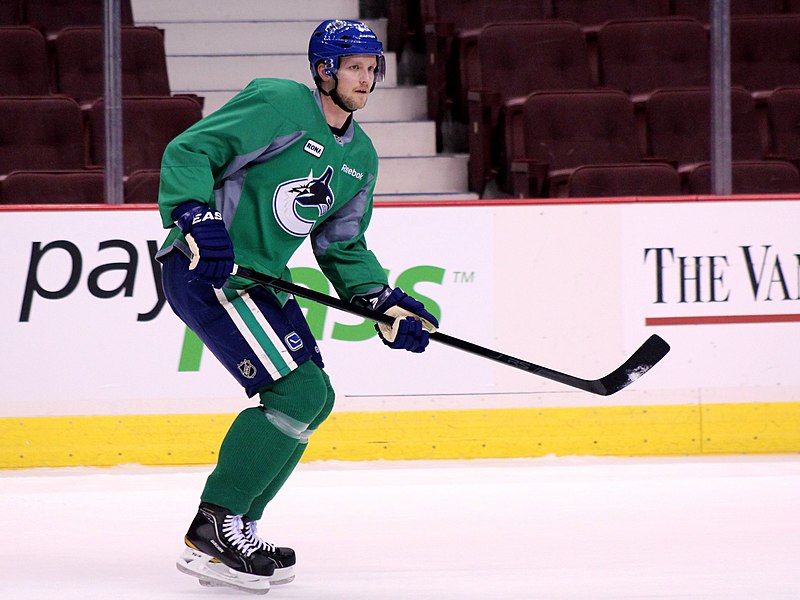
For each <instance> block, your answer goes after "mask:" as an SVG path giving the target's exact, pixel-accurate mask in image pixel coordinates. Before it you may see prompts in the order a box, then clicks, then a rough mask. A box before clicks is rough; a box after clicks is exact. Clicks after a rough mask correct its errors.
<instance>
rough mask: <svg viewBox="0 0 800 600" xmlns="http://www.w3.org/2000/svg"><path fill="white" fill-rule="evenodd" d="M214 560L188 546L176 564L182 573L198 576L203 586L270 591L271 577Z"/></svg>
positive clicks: (249, 591) (248, 590) (258, 591)
mask: <svg viewBox="0 0 800 600" xmlns="http://www.w3.org/2000/svg"><path fill="white" fill-rule="evenodd" d="M212 560H213V559H212V558H211V557H210V556H208V555H207V554H204V553H202V552H199V551H197V550H194V549H191V548H187V549H186V550H184V552H183V554H181V555H180V557H178V560H177V562H176V563H175V566H176V567H177V568H178V571H180V572H181V573H185V574H186V575H191V576H192V577H197V579H198V581H199V582H200V585H203V586H209V587H210V586H213V587H223V586H224V587H231V588H235V589H237V590H240V591H243V592H248V593H250V594H266V593H267V592H269V587H270V582H269V577H263V576H260V575H250V574H248V573H240V572H239V571H234V570H233V569H230V568H228V567H227V566H225V565H224V564H222V563H218V562H211V561H212Z"/></svg>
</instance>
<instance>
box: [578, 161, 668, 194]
mask: <svg viewBox="0 0 800 600" xmlns="http://www.w3.org/2000/svg"><path fill="white" fill-rule="evenodd" d="M681 193H682V191H681V179H680V176H679V175H678V172H677V171H676V170H675V168H674V167H672V166H671V165H668V164H666V163H654V164H650V163H623V164H618V165H613V164H606V165H581V166H580V167H577V168H576V169H575V170H574V171H573V172H572V173H571V174H570V176H569V179H568V181H567V195H568V196H570V197H572V198H602V197H609V196H679V195H681Z"/></svg>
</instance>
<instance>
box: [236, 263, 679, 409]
mask: <svg viewBox="0 0 800 600" xmlns="http://www.w3.org/2000/svg"><path fill="white" fill-rule="evenodd" d="M232 275H239V276H241V277H245V278H247V279H249V280H251V281H254V282H256V283H260V284H262V285H266V286H269V287H271V288H274V289H276V290H281V291H283V292H288V293H290V294H294V295H295V296H298V297H300V298H307V299H308V300H313V301H314V302H318V303H320V304H324V305H325V306H330V307H332V308H338V309H339V310H342V311H344V312H348V313H350V314H354V315H358V316H359V317H364V318H365V319H369V320H371V321H376V322H379V323H386V324H387V325H391V324H392V323H393V322H394V319H393V318H392V317H390V316H388V315H385V314H383V313H382V312H378V311H375V310H372V309H370V308H367V307H365V306H359V305H357V304H353V303H351V302H346V301H344V300H340V299H339V298H334V297H333V296H328V295H326V294H321V293H320V292H316V291H314V290H312V289H309V288H306V287H302V286H299V285H296V284H294V283H289V282H288V281H283V280H282V279H278V278H276V277H271V276H269V275H265V274H264V273H259V272H257V271H253V270H252V269H248V268H246V267H240V266H239V265H235V266H234V268H233V273H232ZM431 339H432V340H434V341H436V342H439V343H441V344H445V345H447V346H452V347H453V348H458V349H459V350H464V351H465V352H470V353H472V354H476V355H478V356H482V357H483V358H488V359H490V360H494V361H497V362H500V363H503V364H504V365H508V366H510V367H514V368H516V369H521V370H522V371H527V372H528V373H533V374H534V375H538V376H540V377H545V378H546V379H551V380H552V381H557V382H559V383H563V384H564V385H568V386H571V387H574V388H577V389H579V390H584V391H586V392H591V393H592V394H599V395H600V396H610V395H611V394H616V393H617V392H618V391H620V390H621V389H623V388H625V387H627V386H628V385H630V384H631V383H633V382H634V381H636V380H637V379H639V377H641V376H642V375H644V374H645V373H647V371H649V370H650V369H652V368H653V366H654V365H655V364H656V363H657V362H658V361H660V360H661V359H662V358H664V356H665V355H666V354H667V352H669V344H667V342H665V341H664V340H663V339H662V338H660V337H659V336H657V335H651V336H650V337H649V338H648V339H647V341H645V343H644V344H642V345H641V346H640V347H639V349H638V350H637V351H636V352H634V353H633V354H632V355H631V357H630V358H629V359H628V360H626V361H625V362H624V363H623V364H622V365H621V366H619V367H617V368H616V369H614V370H613V371H611V373H609V374H608V375H606V376H605V377H601V378H600V379H581V378H580V377H575V376H573V375H567V374H566V373H561V372H560V371H554V370H553V369H548V368H547V367H543V366H541V365H536V364H534V363H531V362H528V361H526V360H521V359H519V358H514V357H513V356H509V355H508V354H503V353H502V352H497V351H496V350H490V349H489V348H484V347H483V346H478V345H477V344H473V343H472V342H468V341H466V340H461V339H459V338H456V337H453V336H450V335H446V334H444V333H442V332H440V331H437V332H436V333H432V334H431Z"/></svg>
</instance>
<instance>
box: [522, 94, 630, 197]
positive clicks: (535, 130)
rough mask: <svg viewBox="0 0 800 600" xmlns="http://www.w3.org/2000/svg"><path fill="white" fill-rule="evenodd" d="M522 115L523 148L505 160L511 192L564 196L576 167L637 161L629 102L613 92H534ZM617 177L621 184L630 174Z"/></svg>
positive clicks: (529, 97)
mask: <svg viewBox="0 0 800 600" xmlns="http://www.w3.org/2000/svg"><path fill="white" fill-rule="evenodd" d="M522 115H523V123H522V127H523V132H524V133H523V150H522V153H521V154H519V153H518V152H519V151H515V153H517V156H515V158H514V159H513V160H512V162H511V179H512V193H513V194H514V195H515V196H523V197H527V196H551V197H559V196H566V195H569V193H568V191H567V184H568V181H569V177H570V175H572V173H573V171H574V170H575V169H576V168H578V167H580V166H582V165H608V164H631V163H640V162H642V151H641V147H640V144H639V132H638V128H637V123H636V116H635V114H634V105H633V102H632V101H631V99H630V98H629V97H628V95H627V94H625V93H624V92H621V91H619V90H580V91H578V90H574V91H545V92H535V93H533V94H530V95H529V96H528V97H527V99H526V100H525V102H524V105H523V109H522ZM616 172H617V173H619V172H620V170H619V169H617V171H616ZM614 176H615V175H614V173H613V172H611V171H609V172H608V173H607V174H606V177H608V178H611V177H614ZM618 177H619V179H620V181H621V183H620V186H622V185H623V183H622V180H623V178H628V179H630V177H631V176H630V175H627V174H624V175H618ZM587 178H588V174H587Z"/></svg>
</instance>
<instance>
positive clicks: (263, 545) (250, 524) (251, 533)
mask: <svg viewBox="0 0 800 600" xmlns="http://www.w3.org/2000/svg"><path fill="white" fill-rule="evenodd" d="M244 533H245V535H246V536H247V537H248V539H249V540H250V543H251V544H255V545H256V547H257V548H259V549H260V550H266V551H267V552H275V546H273V545H272V544H270V543H269V542H265V541H264V540H262V539H261V537H259V535H258V529H257V528H256V522H255V521H247V523H245V524H244Z"/></svg>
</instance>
